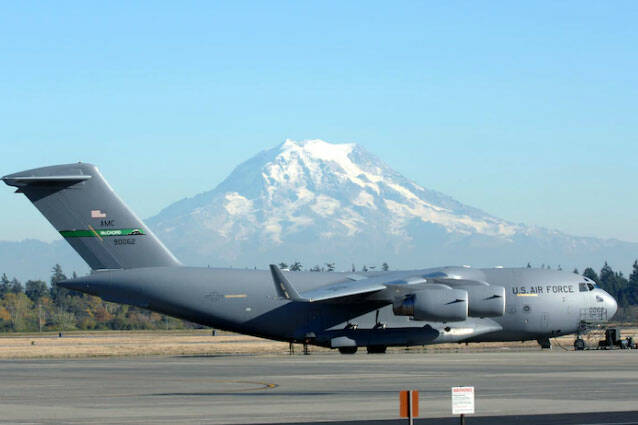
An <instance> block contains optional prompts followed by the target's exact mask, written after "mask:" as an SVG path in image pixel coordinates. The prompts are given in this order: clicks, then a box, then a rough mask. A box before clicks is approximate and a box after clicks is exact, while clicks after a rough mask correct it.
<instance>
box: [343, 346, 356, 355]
mask: <svg viewBox="0 0 638 425" xmlns="http://www.w3.org/2000/svg"><path fill="white" fill-rule="evenodd" d="M357 348H358V347H339V352H340V353H341V354H354V353H356V352H357Z"/></svg>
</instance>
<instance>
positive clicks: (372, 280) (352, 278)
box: [270, 264, 490, 302]
mask: <svg viewBox="0 0 638 425" xmlns="http://www.w3.org/2000/svg"><path fill="white" fill-rule="evenodd" d="M270 272H271V273H272V277H273V281H274V283H275V289H276V291H277V294H278V295H279V296H280V297H281V298H285V299H288V300H291V301H300V302H319V301H332V300H337V299H340V298H345V297H351V296H355V295H373V294H375V293H379V292H381V291H384V290H386V289H391V290H392V292H393V294H394V295H400V294H404V293H410V292H414V291H417V290H419V289H423V288H425V287H427V286H428V285H432V284H437V285H446V286H448V287H450V288H459V289H460V288H468V287H489V286H490V284H489V283H487V282H484V281H481V280H471V279H461V278H456V277H454V276H449V275H447V274H445V273H441V272H436V273H430V274H419V273H414V272H405V273H402V274H399V275H396V274H393V275H391V276H388V275H380V276H371V277H367V276H363V275H357V274H353V275H348V276H347V277H346V278H347V279H348V280H347V281H341V282H336V283H331V284H329V285H326V286H322V287H319V288H316V289H312V290H310V291H306V292H304V293H302V294H300V293H299V292H297V290H296V289H295V287H294V286H293V285H292V284H291V283H290V282H289V281H288V279H286V277H285V276H284V275H283V273H282V272H281V270H279V267H277V266H276V265H275V264H271V265H270ZM374 298H375V299H376V301H380V300H381V298H385V297H384V294H380V297H374Z"/></svg>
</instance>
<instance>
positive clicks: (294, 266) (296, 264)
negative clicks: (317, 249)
mask: <svg viewBox="0 0 638 425" xmlns="http://www.w3.org/2000/svg"><path fill="white" fill-rule="evenodd" d="M302 270H303V266H302V265H301V263H300V262H299V261H295V262H294V263H292V264H291V265H290V271H291V272H300V271H302Z"/></svg>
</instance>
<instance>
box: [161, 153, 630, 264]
mask: <svg viewBox="0 0 638 425" xmlns="http://www.w3.org/2000/svg"><path fill="white" fill-rule="evenodd" d="M149 225H150V226H151V227H152V228H153V229H155V231H156V232H157V233H158V236H159V237H160V238H161V239H162V240H164V241H165V243H166V244H167V246H168V247H169V248H171V249H172V250H174V252H175V254H176V255H177V256H178V257H179V258H181V259H182V260H183V261H184V262H185V263H195V264H211V265H234V266H239V267H246V266H253V265H258V266H260V267H263V266H265V265H266V264H268V263H271V262H279V261H292V260H299V261H301V262H303V263H304V264H305V265H306V266H311V265H313V264H321V263H323V262H337V264H338V265H340V266H341V267H342V268H345V267H347V266H349V265H350V264H351V263H355V264H357V265H359V266H361V265H362V264H379V263H380V262H383V261H387V262H389V263H390V264H391V265H393V266H395V267H425V266H432V265H441V264H473V265H477V266H478V265H497V264H499V265H501V264H503V265H524V264H526V263H527V262H528V261H531V262H535V263H536V264H540V263H547V264H554V265H557V264H563V265H565V266H571V265H572V264H573V265H578V266H581V265H582V264H584V263H586V262H588V261H591V262H592V264H594V265H598V263H601V262H602V261H604V260H605V259H610V258H616V257H619V256H620V257H622V261H625V260H626V261H627V262H629V261H632V259H633V256H636V255H638V250H637V249H636V247H638V244H629V243H624V242H619V241H603V240H599V239H594V238H577V237H571V236H568V235H565V234H562V233H560V232H556V231H550V230H546V229H542V228H534V227H528V226H525V225H521V224H514V223H511V222H508V221H506V220H503V219H499V218H496V217H493V216H491V215H489V214H487V213H485V212H483V211H480V210H478V209H476V208H472V207H468V206H466V205H463V204H461V203H460V202H458V201H456V200H454V199H452V198H450V197H449V196H446V195H444V194H442V193H439V192H436V191H434V190H430V189H426V188H424V187H422V186H420V185H418V184H416V183H415V182H413V181H411V180H409V179H407V178H405V177H403V176H402V175H400V174H399V173H397V172H395V171H394V170H392V169H391V168H390V167H389V166H387V165H386V164H384V163H383V162H382V161H381V160H379V159H378V158H377V157H376V156H374V155H372V154H370V153H368V152H367V151H366V150H364V149H363V148H362V147H361V146H358V145H356V144H331V143H328V142H325V141H322V140H307V141H303V142H295V141H292V140H287V141H286V142H285V143H283V144H281V145H280V146H277V147H276V148H273V149H270V150H267V151H263V152H261V153H259V154H258V155H256V156H255V157H253V158H251V159H250V160H248V161H246V162H244V163H243V164H241V165H239V166H238V167H237V168H236V169H235V170H234V171H233V172H232V173H231V174H230V175H229V176H228V178H226V180H224V181H223V182H222V183H221V184H219V185H218V186H217V187H216V188H215V189H213V190H211V191H208V192H205V193H202V194H199V195H197V196H195V197H193V198H187V199H183V200H181V201H178V202H176V203H174V204H172V205H170V206H169V207H167V208H166V209H164V210H163V211H161V212H160V213H159V214H158V215H157V216H155V217H153V218H151V219H150V220H149ZM625 257H626V258H625ZM619 260H620V259H619Z"/></svg>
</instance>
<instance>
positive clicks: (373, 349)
mask: <svg viewBox="0 0 638 425" xmlns="http://www.w3.org/2000/svg"><path fill="white" fill-rule="evenodd" d="M366 349H367V350H368V354H385V352H386V350H387V349H388V347H387V346H385V345H369V346H367V347H366Z"/></svg>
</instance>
